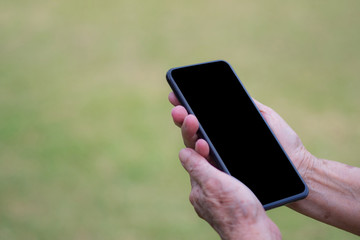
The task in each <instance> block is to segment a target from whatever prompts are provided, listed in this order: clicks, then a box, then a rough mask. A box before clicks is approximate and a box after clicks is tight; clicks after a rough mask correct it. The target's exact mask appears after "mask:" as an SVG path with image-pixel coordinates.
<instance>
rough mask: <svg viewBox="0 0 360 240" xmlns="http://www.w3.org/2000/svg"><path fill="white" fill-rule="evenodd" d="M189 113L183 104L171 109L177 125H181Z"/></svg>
mask: <svg viewBox="0 0 360 240" xmlns="http://www.w3.org/2000/svg"><path fill="white" fill-rule="evenodd" d="M187 115H188V113H187V111H186V109H185V108H184V107H183V106H176V107H174V108H173V109H172V110H171V116H172V118H173V121H174V123H175V125H176V126H178V127H181V126H182V124H183V122H184V119H185V117H186V116H187Z"/></svg>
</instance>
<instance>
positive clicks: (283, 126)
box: [169, 93, 313, 239]
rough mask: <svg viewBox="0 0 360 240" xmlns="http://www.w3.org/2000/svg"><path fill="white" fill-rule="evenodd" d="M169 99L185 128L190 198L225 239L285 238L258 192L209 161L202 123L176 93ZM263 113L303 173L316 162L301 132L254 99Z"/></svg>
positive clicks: (177, 121)
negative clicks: (266, 209) (267, 211)
mask: <svg viewBox="0 0 360 240" xmlns="http://www.w3.org/2000/svg"><path fill="white" fill-rule="evenodd" d="M169 101H170V102H171V103H172V104H173V105H174V106H175V107H174V108H173V110H172V112H171V114H172V118H173V120H174V123H175V124H176V125H177V126H178V127H180V128H181V133H182V137H183V140H184V144H185V146H186V147H187V148H186V149H183V150H181V151H180V154H179V158H180V161H181V163H182V165H183V167H184V168H185V169H186V171H187V172H188V173H189V175H190V180H191V187H192V190H191V193H190V202H191V204H192V205H193V206H194V209H195V211H196V212H197V214H198V215H199V216H200V217H201V218H203V219H204V220H206V221H207V222H208V223H209V224H210V225H211V226H212V227H213V228H214V229H215V230H216V231H217V232H218V233H219V235H220V236H221V238H222V239H281V234H280V231H279V229H278V228H277V226H276V225H275V224H274V223H273V222H272V221H271V220H270V219H269V218H268V216H267V215H266V213H265V211H264V209H263V207H262V205H261V203H260V202H259V201H258V199H257V198H256V197H255V195H254V194H253V193H252V192H251V191H250V190H249V189H248V188H247V187H246V186H245V185H244V184H242V183H241V182H240V181H238V180H237V179H235V178H233V177H231V176H229V175H227V174H225V173H223V172H221V171H219V170H218V169H216V168H215V167H213V166H212V165H211V164H210V163H209V161H210V162H211V159H210V157H209V146H208V144H207V143H206V141H204V140H203V139H198V136H197V134H196V133H197V131H198V128H199V123H198V121H197V119H196V117H195V116H193V115H189V114H188V113H187V111H186V110H185V108H184V107H183V106H181V105H180V103H179V101H178V100H177V98H176V97H175V95H174V93H170V95H169ZM254 102H255V103H256V105H257V107H258V108H259V110H260V112H261V114H262V115H263V117H264V118H265V120H266V121H267V123H268V124H269V126H270V128H271V129H272V131H273V132H274V134H275V135H276V137H277V138H278V140H279V141H280V143H281V145H282V146H283V148H284V150H285V151H286V153H287V154H288V155H289V157H290V159H291V160H292V161H293V163H294V165H295V166H296V167H297V169H298V170H299V172H300V174H301V175H302V176H303V177H306V174H307V171H308V169H309V167H310V166H311V165H312V164H313V163H312V159H313V158H312V157H311V154H310V153H309V152H308V151H307V150H306V149H305V147H304V146H303V144H302V142H301V140H300V139H299V137H298V136H297V134H296V133H295V132H294V131H293V130H292V129H291V128H290V126H289V125H288V124H287V123H286V122H285V121H284V120H283V119H282V118H281V117H280V116H279V115H278V114H277V113H276V112H275V111H273V110H272V109H271V108H269V107H267V106H265V105H263V104H261V103H259V102H257V101H255V100H254Z"/></svg>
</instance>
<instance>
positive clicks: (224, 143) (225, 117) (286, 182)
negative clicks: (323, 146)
mask: <svg viewBox="0 0 360 240" xmlns="http://www.w3.org/2000/svg"><path fill="white" fill-rule="evenodd" d="M171 77H172V79H173V80H174V81H175V83H176V85H177V86H178V88H179V89H180V91H181V94H182V96H183V98H184V99H183V100H185V101H186V102H187V103H188V105H189V106H190V108H191V111H192V112H193V113H194V115H195V116H196V117H197V118H198V120H199V123H200V125H201V126H202V128H203V129H204V131H205V133H206V135H207V136H208V138H209V139H210V141H211V143H212V144H213V146H214V147H215V149H216V151H217V153H218V155H219V156H220V158H221V160H222V161H223V163H224V164H225V166H226V167H227V169H228V170H229V172H230V174H231V175H232V176H234V177H235V178H237V179H238V180H240V181H241V182H243V183H244V184H245V185H246V186H248V187H249V188H250V189H251V190H252V191H253V193H254V194H255V195H256V196H257V197H258V199H259V200H260V202H261V203H262V204H263V205H265V204H269V203H272V202H275V201H278V200H281V199H284V198H288V197H291V196H293V195H296V194H299V193H302V192H304V190H305V186H304V184H303V182H302V180H301V179H300V177H299V176H298V174H297V172H296V171H295V169H294V167H293V166H292V164H291V163H290V161H289V159H288V157H287V156H286V154H285V153H284V151H283V150H282V148H281V147H280V145H279V143H278V142H277V140H276V139H275V137H274V136H273V134H272V133H271V131H270V129H269V128H268V126H267V125H266V123H265V122H264V120H263V118H262V117H261V115H260V113H259V112H258V110H257V109H256V107H255V106H254V104H253V103H252V101H251V99H250V98H249V96H248V94H247V93H246V91H245V90H244V88H243V87H242V84H241V83H240V81H239V79H238V78H237V76H236V75H235V73H234V72H233V70H232V69H231V67H230V66H229V65H228V64H227V63H226V62H223V61H218V62H211V63H206V64H199V65H193V66H188V67H183V68H176V69H173V70H172V71H171ZM180 98H182V97H180Z"/></svg>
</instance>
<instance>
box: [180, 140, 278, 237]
mask: <svg viewBox="0 0 360 240" xmlns="http://www.w3.org/2000/svg"><path fill="white" fill-rule="evenodd" d="M201 145H203V146H201ZM205 145H207V144H206V142H205V141H204V140H202V139H200V140H198V141H197V142H196V144H195V149H199V148H202V147H204V148H206V146H205ZM179 158H180V160H181V163H182V165H183V166H184V168H185V169H186V171H188V173H189V175H190V180H191V188H192V189H191V193H190V202H191V204H192V205H193V206H194V208H195V211H196V213H197V214H198V215H199V217H201V218H203V219H204V220H206V221H207V222H208V223H209V224H210V225H211V226H212V227H213V228H214V229H215V231H217V232H218V234H219V235H220V236H221V239H224V240H225V239H226V240H231V239H237V240H238V239H251V240H256V239H281V234H280V231H279V229H278V228H277V226H276V225H275V224H274V223H273V222H272V221H271V220H270V219H269V218H268V216H267V215H266V213H265V210H264V208H263V207H262V205H261V203H260V202H259V200H258V199H257V198H256V197H255V195H254V194H253V193H252V192H251V191H250V189H248V188H247V187H246V186H245V185H244V184H242V183H241V182H240V181H238V180H237V179H235V178H233V177H232V176H230V175H228V174H226V173H224V172H221V171H219V170H218V169H216V168H215V167H213V166H212V165H211V164H209V162H208V161H207V160H206V159H205V158H204V157H203V156H201V155H200V154H199V153H198V152H196V151H194V150H193V149H190V148H186V149H183V150H181V151H180V154H179Z"/></svg>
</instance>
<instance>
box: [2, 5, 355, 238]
mask: <svg viewBox="0 0 360 240" xmlns="http://www.w3.org/2000/svg"><path fill="white" fill-rule="evenodd" d="M359 7H360V3H359V2H358V1H355V0H354V1H350V0H346V1H342V2H338V1H332V0H331V1H316V2H314V1H309V0H306V1H300V2H299V1H293V0H292V1H287V2H283V1H274V2H267V1H257V2H245V1H226V2H220V1H203V0H202V1H196V2H193V1H182V2H169V1H163V0H155V1H139V0H135V1H113V0H105V1H95V0H93V1H87V2H84V1H69V0H64V1H60V2H48V1H40V0H37V1H31V2H29V1H23V0H19V1H9V0H3V1H1V3H0V239H127V240H131V239H218V237H217V235H216V234H215V233H214V231H213V230H212V229H211V228H210V227H209V226H208V225H207V224H206V223H205V222H203V221H202V220H200V219H198V218H197V216H196V214H195V213H194V211H193V209H192V207H191V206H190V204H189V202H188V193H189V189H190V187H189V183H188V177H187V175H186V173H185V172H184V171H183V170H182V168H181V166H180V164H179V163H178V160H177V153H178V150H179V149H180V148H181V147H182V143H181V139H180V135H179V132H178V130H177V129H176V128H175V127H174V126H173V125H172V122H171V119H170V114H169V113H170V109H171V106H170V104H169V103H168V102H167V94H168V92H169V88H168V86H167V84H166V81H165V73H166V71H167V69H169V68H170V67H174V66H179V65H185V64H191V63H197V62H201V61H208V60H215V59H225V60H228V61H229V62H230V63H231V64H232V65H233V66H234V68H235V70H236V71H237V73H238V75H239V76H240V78H241V79H242V81H243V82H244V84H245V86H246V87H247V88H248V90H249V92H250V93H251V94H252V96H253V97H255V98H257V99H258V100H260V101H262V102H263V103H265V104H267V105H269V106H271V107H272V108H274V109H275V110H276V111H278V112H279V113H280V115H282V116H283V117H284V118H285V119H286V120H287V121H288V122H289V124H290V125H291V126H292V127H293V128H294V129H295V130H296V131H297V132H298V134H299V135H300V136H301V138H302V140H303V142H304V144H305V145H306V146H307V147H308V148H309V149H310V150H311V151H312V153H313V154H315V155H316V156H318V157H323V158H329V159H333V160H337V161H341V162H345V163H348V164H352V165H356V166H359V165H360V160H359V157H358V156H359V150H358V146H359V144H360V127H359V124H358V119H359V117H360V112H359V107H360V96H359V94H358V91H359V89H360V81H359V78H358V75H359V66H360V60H359V59H360V47H359V44H358V43H359V42H360V33H359V31H357V25H358V24H359V22H360V15H359V14H358V12H359ZM269 215H270V216H271V217H272V219H274V221H275V222H276V223H277V224H278V225H279V227H280V229H281V231H282V233H283V237H284V239H355V236H353V235H351V234H349V233H346V232H344V231H341V230H338V229H335V228H332V227H329V226H326V225H324V224H321V223H319V222H316V221H314V220H311V219H309V218H307V217H304V216H302V215H300V214H298V213H295V212H293V211H290V210H288V209H287V208H285V207H282V208H278V209H274V210H271V211H269Z"/></svg>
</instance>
